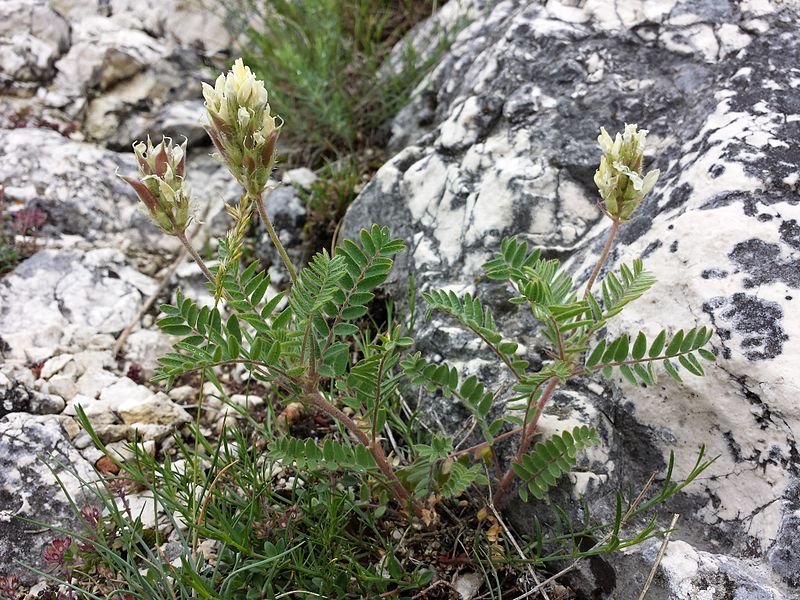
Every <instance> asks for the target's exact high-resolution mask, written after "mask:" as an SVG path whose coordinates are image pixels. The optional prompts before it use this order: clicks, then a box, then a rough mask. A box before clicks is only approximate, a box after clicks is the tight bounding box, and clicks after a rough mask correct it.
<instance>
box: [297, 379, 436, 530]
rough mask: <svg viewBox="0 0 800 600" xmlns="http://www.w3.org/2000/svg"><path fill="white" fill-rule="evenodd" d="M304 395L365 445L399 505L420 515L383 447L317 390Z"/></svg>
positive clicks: (419, 510)
mask: <svg viewBox="0 0 800 600" xmlns="http://www.w3.org/2000/svg"><path fill="white" fill-rule="evenodd" d="M306 397H307V398H308V399H309V400H310V401H311V403H312V404H313V405H314V406H316V407H317V408H318V409H319V410H321V411H322V412H324V413H325V414H326V415H328V416H329V417H331V418H332V419H336V420H337V421H339V423H341V424H342V425H343V426H344V427H345V429H347V431H349V432H350V433H352V434H353V435H354V436H355V437H356V439H358V441H359V442H361V444H363V445H364V446H366V447H367V449H368V450H369V451H370V454H372V458H374V459H375V464H377V465H378V468H379V469H380V470H381V473H383V475H384V477H386V479H388V480H389V487H390V489H391V492H392V494H393V495H394V497H395V500H397V502H398V503H399V504H400V506H403V507H407V506H409V505H410V506H411V508H412V510H413V511H414V514H415V515H416V516H418V517H419V516H421V515H422V510H421V509H420V507H419V506H418V505H417V503H416V502H414V501H413V500H412V499H411V496H410V495H409V493H408V491H407V490H406V488H404V487H403V484H402V483H401V482H400V480H399V479H398V478H397V474H396V473H395V472H394V469H392V467H391V465H390V464H389V461H388V460H386V455H385V454H384V453H383V448H382V447H381V445H380V444H379V443H377V442H375V443H370V440H369V438H368V437H367V434H365V433H364V432H363V431H362V430H361V429H360V428H359V427H358V425H356V423H355V421H353V420H352V419H351V418H350V417H348V416H347V415H346V414H344V413H343V412H342V411H341V410H339V409H338V408H336V407H335V406H334V405H333V404H331V403H330V402H328V401H327V400H326V399H325V398H324V397H323V396H322V394H320V393H319V392H318V391H316V390H313V391H311V392H309V393H307V395H306Z"/></svg>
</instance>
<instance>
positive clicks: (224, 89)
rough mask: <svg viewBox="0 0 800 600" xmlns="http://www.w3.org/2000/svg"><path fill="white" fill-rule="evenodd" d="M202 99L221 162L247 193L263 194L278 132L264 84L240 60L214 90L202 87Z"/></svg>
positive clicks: (221, 78) (219, 79) (215, 84)
mask: <svg viewBox="0 0 800 600" xmlns="http://www.w3.org/2000/svg"><path fill="white" fill-rule="evenodd" d="M203 97H204V98H205V100H206V101H205V106H206V112H207V113H208V119H209V124H208V133H209V135H210V136H211V140H212V141H213V142H214V145H215V146H216V147H217V150H218V151H219V158H221V159H222V161H223V162H224V163H225V164H226V165H227V166H228V168H229V169H230V170H231V173H233V175H234V177H236V179H237V180H238V181H239V182H240V183H241V184H242V185H243V186H244V187H245V189H247V190H248V192H252V193H254V194H255V193H260V192H261V191H263V189H264V187H265V186H266V184H267V181H268V180H269V174H270V172H271V170H272V165H273V162H274V156H273V155H274V152H275V142H276V140H277V135H278V129H279V127H278V126H276V123H275V117H274V116H272V114H270V106H269V103H268V102H267V100H268V94H267V89H266V87H265V86H264V82H263V81H261V80H259V79H256V76H255V74H254V73H253V72H252V71H251V70H250V67H248V66H246V65H245V64H244V61H243V60H242V59H241V58H240V59H238V60H237V61H236V62H235V63H234V64H233V67H231V70H230V71H229V72H228V73H223V74H221V75H220V76H219V77H217V79H216V81H215V83H214V86H213V87H212V86H210V85H209V84H207V83H203Z"/></svg>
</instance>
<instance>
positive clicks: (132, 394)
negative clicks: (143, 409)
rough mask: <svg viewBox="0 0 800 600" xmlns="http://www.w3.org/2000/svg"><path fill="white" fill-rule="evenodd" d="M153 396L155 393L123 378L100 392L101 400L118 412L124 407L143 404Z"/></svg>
mask: <svg viewBox="0 0 800 600" xmlns="http://www.w3.org/2000/svg"><path fill="white" fill-rule="evenodd" d="M152 395H153V392H152V391H150V390H149V389H147V388H146V387H145V386H143V385H139V384H138V383H135V382H134V381H133V380H131V379H129V378H127V377H122V378H121V379H118V380H117V381H115V382H114V383H113V384H112V385H110V386H108V387H107V388H105V389H103V390H102V391H101V392H100V400H101V401H102V402H106V403H108V406H110V407H111V409H112V410H117V408H119V407H120V406H122V405H129V404H130V403H134V404H135V403H137V402H143V401H144V400H147V399H148V398H150V396H152ZM126 422H127V421H126Z"/></svg>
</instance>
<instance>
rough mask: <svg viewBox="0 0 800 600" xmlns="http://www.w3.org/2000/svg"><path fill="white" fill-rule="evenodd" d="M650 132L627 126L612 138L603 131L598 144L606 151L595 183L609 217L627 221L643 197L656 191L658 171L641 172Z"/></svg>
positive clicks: (602, 129)
mask: <svg viewBox="0 0 800 600" xmlns="http://www.w3.org/2000/svg"><path fill="white" fill-rule="evenodd" d="M646 140H647V130H646V129H642V130H638V129H637V126H636V125H627V124H626V125H625V130H624V131H623V133H621V134H620V133H617V134H616V136H615V137H614V138H612V137H611V136H610V135H609V134H608V132H607V131H606V130H605V128H603V127H601V128H600V136H599V137H598V138H597V143H598V144H599V145H600V149H601V150H602V151H603V154H602V156H601V157H600V168H599V169H597V172H596V173H595V175H594V182H595V184H596V185H597V188H598V189H599V190H600V196H601V197H602V198H603V202H604V204H605V210H606V213H608V215H609V216H610V217H612V218H614V219H619V220H620V221H627V220H628V219H629V218H630V217H631V215H632V214H633V211H635V210H636V208H637V207H638V206H639V204H640V203H641V201H642V200H643V199H644V197H645V196H646V195H647V194H648V193H649V192H650V191H651V190H652V189H653V187H654V186H655V184H656V181H657V180H658V176H659V175H660V171H659V170H658V169H654V170H652V171H650V172H648V173H647V174H646V175H644V174H643V171H642V163H643V160H644V147H645V142H646Z"/></svg>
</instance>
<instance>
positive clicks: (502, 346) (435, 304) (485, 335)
mask: <svg viewBox="0 0 800 600" xmlns="http://www.w3.org/2000/svg"><path fill="white" fill-rule="evenodd" d="M422 298H423V299H424V300H425V302H426V303H427V304H428V310H427V311H426V312H425V318H426V319H429V318H430V316H431V313H432V312H433V311H434V310H439V311H442V312H445V313H447V314H450V315H452V316H453V317H455V318H456V319H457V320H458V321H459V322H460V323H461V324H462V325H464V326H465V327H467V328H469V329H471V330H472V331H473V332H475V334H476V335H477V336H478V337H480V338H481V339H482V340H483V341H484V342H486V344H487V345H488V346H489V347H490V348H491V349H492V350H493V351H494V352H495V353H496V354H497V356H498V357H499V358H500V360H502V361H503V362H504V363H505V364H506V365H507V366H508V368H510V369H511V370H512V371H513V372H514V374H515V375H519V374H520V373H522V372H523V371H524V370H525V368H526V367H527V366H528V361H527V360H524V359H522V358H519V357H518V356H517V355H516V351H517V348H518V347H519V344H517V343H516V342H512V341H508V340H504V339H503V336H502V335H500V332H498V331H497V326H496V325H495V322H494V317H492V311H491V309H490V308H489V307H488V306H483V303H482V302H481V300H480V298H475V297H473V296H472V295H471V294H464V296H463V297H461V298H459V297H458V296H457V295H456V294H455V292H445V291H443V290H433V291H430V292H425V293H423V294H422Z"/></svg>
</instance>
